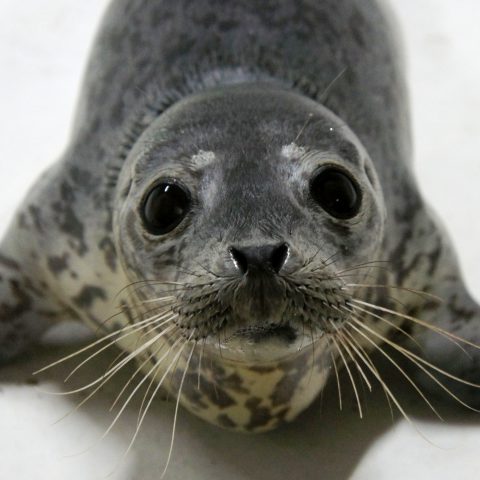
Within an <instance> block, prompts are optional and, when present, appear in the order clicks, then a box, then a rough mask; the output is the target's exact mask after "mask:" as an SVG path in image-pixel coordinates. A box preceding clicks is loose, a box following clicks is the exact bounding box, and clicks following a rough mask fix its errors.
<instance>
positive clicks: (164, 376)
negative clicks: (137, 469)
mask: <svg viewBox="0 0 480 480" xmlns="http://www.w3.org/2000/svg"><path fill="white" fill-rule="evenodd" d="M181 339H183V337H180V338H179V339H178V340H181ZM178 340H177V341H178ZM177 341H176V342H175V343H174V344H173V345H172V347H171V348H170V349H169V350H168V352H167V355H168V354H169V353H170V352H171V351H172V349H173V348H174V345H175V346H176V343H177ZM187 343H188V341H184V343H183V345H182V347H181V348H180V349H179V351H178V352H177V353H176V354H175V357H174V359H173V361H172V362H171V363H170V365H169V366H168V367H167V369H166V370H165V372H164V374H163V376H162V378H161V379H160V380H159V382H158V384H157V386H156V387H155V390H154V392H153V393H152V395H151V396H150V400H149V401H148V403H147V406H146V407H145V411H144V412H143V415H142V417H141V418H140V422H139V423H138V424H137V428H136V430H135V433H134V435H133V437H132V439H131V441H130V444H129V445H128V448H127V450H126V451H125V453H124V454H123V458H125V457H126V456H127V455H128V453H129V452H130V450H131V449H132V447H133V444H134V443H135V440H136V438H137V436H138V433H139V432H140V428H141V427H142V425H143V421H144V420H145V416H146V415H147V412H148V410H149V409H150V405H151V404H152V402H153V399H154V398H155V397H156V395H157V393H158V391H159V390H160V388H161V386H162V384H163V382H164V380H165V378H166V377H167V375H168V374H169V372H170V370H171V369H172V367H173V365H174V364H175V362H176V361H177V359H178V358H179V357H180V355H181V354H182V352H183V350H184V349H185V346H186V345H187ZM152 371H153V370H151V371H150V372H149V374H148V376H150V374H151V372H152ZM148 376H145V378H144V379H143V380H142V382H143V381H145V379H146V378H148Z"/></svg>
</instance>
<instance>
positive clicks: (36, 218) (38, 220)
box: [28, 205, 43, 233]
mask: <svg viewBox="0 0 480 480" xmlns="http://www.w3.org/2000/svg"><path fill="white" fill-rule="evenodd" d="M28 211H29V212H30V215H31V216H32V219H33V224H34V226H35V228H36V229H37V231H38V232H40V233H43V222H42V217H41V213H40V209H39V208H38V207H36V206H35V205H30V206H29V207H28Z"/></svg>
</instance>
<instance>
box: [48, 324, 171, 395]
mask: <svg viewBox="0 0 480 480" xmlns="http://www.w3.org/2000/svg"><path fill="white" fill-rule="evenodd" d="M171 328H172V329H174V328H175V326H173V325H172V327H171ZM170 331H171V330H170V329H168V330H167V329H166V330H163V331H162V332H160V333H159V334H157V335H156V336H155V337H153V338H151V339H150V340H148V342H145V343H144V344H143V345H142V346H141V347H139V348H137V349H136V350H135V351H133V352H131V353H130V354H128V355H127V357H125V358H124V359H123V360H122V361H121V362H119V363H118V364H117V365H115V367H113V368H112V369H110V370H108V371H106V372H105V373H104V374H103V375H102V376H100V377H99V378H97V379H96V380H94V381H93V382H91V383H89V384H87V385H84V386H83V387H80V388H77V389H75V390H70V391H68V392H51V394H52V395H72V394H74V393H79V392H83V391H85V390H88V389H89V388H91V387H93V386H94V385H97V384H98V383H99V382H102V381H105V382H106V381H108V380H110V379H111V378H112V377H113V375H115V374H116V373H117V372H119V371H120V369H122V368H123V367H124V366H125V365H126V364H127V363H129V362H130V361H131V360H132V359H134V358H135V357H136V356H137V355H138V354H140V353H141V352H143V351H144V350H146V349H147V348H148V347H149V346H150V345H153V344H154V343H155V342H156V341H158V339H159V338H160V337H162V336H163V335H165V334H166V333H168V332H170ZM104 384H105V383H103V384H102V385H104Z"/></svg>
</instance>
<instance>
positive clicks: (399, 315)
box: [351, 299, 480, 350]
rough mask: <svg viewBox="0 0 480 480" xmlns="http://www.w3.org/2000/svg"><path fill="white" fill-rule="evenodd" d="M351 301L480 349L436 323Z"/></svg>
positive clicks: (355, 300) (356, 300) (479, 348)
mask: <svg viewBox="0 0 480 480" xmlns="http://www.w3.org/2000/svg"><path fill="white" fill-rule="evenodd" d="M351 301H352V302H355V303H359V304H361V305H365V306H366V307H370V308H373V309H374V310H380V311H382V312H386V313H391V314H392V315H396V316H398V317H401V318H405V319H406V320H411V321H412V322H415V323H418V324H419V325H422V326H423V327H425V328H429V329H431V330H434V331H436V332H437V333H439V334H440V335H444V336H446V337H450V338H453V339H455V340H457V341H459V342H460V343H464V344H466V345H470V346H471V347H474V348H476V349H478V350H480V345H477V344H475V343H472V342H469V341H468V340H466V339H465V338H462V337H459V336H457V335H455V334H453V333H451V332H449V331H448V330H444V329H443V328H440V327H437V326H436V325H432V324H430V323H428V322H425V321H423V320H420V319H419V318H415V317H412V316H410V315H406V314H404V313H400V312H396V311H395V310H390V309H389V308H385V307H380V306H379V305H374V304H372V303H368V302H364V301H362V300H358V299H352V300H351Z"/></svg>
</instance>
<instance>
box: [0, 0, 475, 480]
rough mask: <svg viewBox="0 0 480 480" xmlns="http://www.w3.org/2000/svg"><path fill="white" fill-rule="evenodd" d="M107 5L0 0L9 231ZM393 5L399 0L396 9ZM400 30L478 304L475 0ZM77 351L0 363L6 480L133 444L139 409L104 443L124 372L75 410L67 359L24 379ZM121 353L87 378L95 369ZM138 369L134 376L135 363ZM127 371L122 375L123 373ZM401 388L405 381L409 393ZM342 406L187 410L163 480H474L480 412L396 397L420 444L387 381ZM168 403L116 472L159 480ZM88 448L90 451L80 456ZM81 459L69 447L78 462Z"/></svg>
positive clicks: (404, 17) (57, 129) (63, 129)
mask: <svg viewBox="0 0 480 480" xmlns="http://www.w3.org/2000/svg"><path fill="white" fill-rule="evenodd" d="M106 3H107V2H106V1H105V0H82V1H80V0H28V1H27V0H23V1H21V2H20V1H18V0H0V109H1V111H0V132H1V134H0V195H1V202H0V228H2V229H4V228H5V226H6V224H7V222H8V220H9V218H10V217H11V215H12V211H13V210H14V209H15V207H16V206H17V205H18V203H19V201H20V200H21V198H22V197H23V196H24V195H25V192H26V189H27V188H28V186H29V185H31V184H32V182H33V181H34V180H35V179H36V177H37V176H38V174H39V172H40V171H41V170H43V169H44V168H45V167H46V166H47V165H48V164H50V163H51V162H53V161H54V160H55V159H56V158H58V157H59V156H60V154H61V152H62V149H63V148H64V146H65V144H66V142H67V138H68V132H69V127H70V122H71V119H72V115H73V110H74V105H75V99H76V96H77V93H78V89H79V82H80V79H81V75H82V71H83V66H84V63H85V58H86V53H87V51H88V47H89V45H90V43H91V42H92V38H93V34H94V31H95V28H96V26H97V24H98V21H99V16H100V14H101V12H102V11H103V9H104V6H105V5H106ZM392 3H393V2H392ZM393 7H394V10H395V11H396V12H397V16H398V17H399V21H400V24H401V28H402V30H403V32H404V38H405V42H406V51H407V57H408V65H409V83H410V87H411V97H412V98H411V104H412V110H413V120H414V132H415V141H416V142H415V143H416V155H415V156H416V171H417V174H418V177H419V179H420V184H421V187H422V190H423V191H424V192H425V194H426V197H427V198H428V199H429V200H430V201H431V203H432V204H433V205H434V206H435V208H436V210H437V211H438V212H439V214H440V215H441V216H442V217H443V219H444V220H445V221H446V224H447V226H448V229H449V231H450V233H451V235H452V237H453V240H454V242H455V244H456V245H457V249H458V253H459V256H460V259H461V263H462V267H463V269H464V271H465V274H466V278H467V281H468V284H469V286H470V287H471V289H472V291H473V292H474V294H475V296H476V298H479V297H480V270H479V268H478V266H479V265H480V249H479V248H478V245H479V242H480V224H479V222H478V217H477V213H478V210H479V206H480V189H479V188H478V181H479V179H480V153H479V152H480V118H479V112H480V88H479V85H480V61H479V60H478V58H479V55H480V29H479V28H478V20H479V19H480V2H478V1H477V0H457V1H454V0H402V1H397V2H395V3H394V5H393ZM69 351H70V350H69V349H68V348H63V349H61V350H60V351H59V350H58V349H53V350H51V349H50V350H49V349H45V350H44V351H40V352H38V353H36V354H34V355H32V356H30V357H29V358H28V359H26V360H24V361H23V362H20V363H18V364H16V365H13V366H10V367H8V368H4V369H3V370H1V371H0V479H2V480H10V479H12V480H26V479H29V480H30V479H35V480H37V479H38V480H43V479H45V480H47V479H48V480H56V479H59V480H60V479H62V480H63V479H66V478H68V479H69V480H76V479H79V480H80V479H81V480H89V479H100V478H106V476H107V475H108V474H109V473H110V472H112V470H113V469H114V467H115V465H116V463H117V461H118V460H119V459H121V457H122V453H123V451H124V450H125V448H126V446H127V445H128V442H129V439H130V436H131V434H132V427H133V426H134V424H135V422H136V414H137V408H138V405H137V406H136V407H135V406H132V407H131V408H128V409H127V411H126V412H125V415H124V416H123V417H122V418H121V420H120V422H119V425H118V428H117V429H115V430H114V431H113V433H112V434H111V435H109V436H108V437H107V438H106V439H104V440H102V441H99V442H98V441H97V439H98V437H99V436H101V434H102V433H103V431H104V430H105V429H106V428H107V426H108V424H109V421H110V420H111V418H112V417H111V416H109V415H108V413H107V411H108V405H109V401H111V400H112V399H113V398H114V396H115V392H116V391H118V390H119V389H120V388H121V386H122V385H123V382H122V379H119V380H118V381H116V382H113V384H112V385H110V386H109V387H107V388H106V389H105V390H104V391H102V392H101V393H100V394H99V395H98V396H97V397H96V398H95V399H94V400H93V401H92V402H90V403H89V404H88V405H87V406H85V407H84V408H82V409H81V410H80V411H79V412H74V413H73V414H72V415H70V416H69V417H68V418H67V419H65V420H62V421H61V422H59V423H57V424H54V423H55V422H56V420H58V419H59V418H60V417H61V416H62V415H64V414H65V413H67V412H68V411H70V410H71V409H72V408H73V407H74V406H75V405H76V403H77V402H78V401H79V398H80V397H71V396H67V397H62V396H52V395H47V394H45V393H43V390H55V391H58V392H59V391H65V390H66V389H67V388H66V387H64V386H63V384H62V383H61V381H60V380H59V379H60V378H63V376H65V374H66V372H67V371H68V369H67V367H63V368H59V369H58V370H55V371H52V372H51V373H49V374H46V375H44V376H42V377H41V378H40V384H39V385H37V386H36V385H31V384H30V383H29V378H30V374H31V372H32V371H33V370H35V369H36V368H38V366H40V365H44V364H46V363H48V362H49V361H53V360H55V359H57V358H58V357H59V355H60V354H61V353H66V352H69ZM111 359H112V357H111V356H110V357H109V356H107V357H104V358H102V359H100V360H99V361H98V362H96V363H95V364H94V365H92V366H91V367H90V368H87V369H86V371H85V373H84V374H82V375H80V377H79V384H82V382H85V381H86V379H89V378H90V379H91V378H93V376H94V375H95V374H97V375H98V374H99V373H101V366H99V365H103V366H104V367H105V366H106V365H108V362H109V361H110V360H111ZM130 373H131V372H130ZM127 378H128V372H126V373H125V376H124V378H123V381H125V380H126V379H127ZM401 385H403V384H400V386H399V390H402V389H403V387H402V386H401ZM344 391H345V392H346V393H345V395H346V397H348V398H347V399H346V401H345V403H346V408H344V411H343V412H339V411H338V407H337V404H336V398H335V390H334V388H330V389H329V390H328V391H327V393H326V395H325V400H324V402H323V404H321V403H320V402H318V403H317V404H316V405H315V406H314V407H313V408H311V409H310V410H309V411H308V412H307V413H306V414H305V415H303V416H302V417H301V418H300V419H299V420H298V421H297V422H295V423H294V424H292V425H291V426H288V427H286V428H283V429H281V430H279V431H276V432H273V433H271V434H268V435H261V436H242V435H238V434H232V433H228V432H223V431H220V430H218V429H216V428H213V427H210V426H208V425H206V424H205V423H203V422H201V421H199V420H197V419H195V418H193V417H192V416H191V415H189V414H188V413H186V412H183V411H181V413H180V418H179V422H178V429H177V438H176V444H175V450H174V455H173V458H172V463H171V465H170V468H169V471H168V474H167V476H166V478H168V479H177V478H178V479H198V480H202V479H209V480H211V479H228V480H230V479H232V480H236V479H254V480H257V479H258V480H269V479H284V478H285V479H290V478H292V479H293V478H301V479H317V478H322V479H327V480H329V479H346V478H352V479H355V480H363V479H388V480H390V479H397V478H398V479H405V478H409V479H422V480H426V479H430V478H434V479H436V480H442V479H451V478H456V479H473V478H478V475H479V473H478V472H479V471H480V417H479V416H478V415H475V414H473V415H472V414H468V413H464V412H461V413H458V410H459V409H458V408H457V409H455V408H454V409H448V408H447V409H445V408H444V409H443V410H442V411H443V412H445V411H446V417H447V422H446V423H444V424H441V423H440V422H438V421H436V420H434V419H433V418H432V417H431V416H426V415H424V410H423V409H421V408H420V407H419V405H420V404H421V401H420V400H419V399H418V398H417V397H415V396H414V395H410V394H408V393H402V392H401V393H400V397H399V398H400V399H401V401H402V402H403V404H404V406H405V407H406V409H407V410H408V411H409V412H412V414H413V417H414V418H413V419H414V422H415V424H416V425H417V427H418V428H419V429H420V430H421V432H422V433H423V434H424V435H425V436H426V437H427V438H428V439H427V440H425V439H424V438H422V436H421V435H420V434H419V433H417V432H416V431H415V429H414V428H413V427H412V426H410V425H409V424H408V423H407V422H406V421H405V420H399V419H398V415H396V420H395V421H394V422H392V421H391V419H390V414H389V412H388V407H387V405H386V402H385V400H384V399H383V398H382V395H381V392H380V389H379V388H378V386H376V387H375V388H374V393H373V394H371V395H368V394H367V395H366V396H365V403H366V406H367V412H366V418H364V419H363V420H360V419H358V415H357V414H356V412H355V410H354V408H353V399H352V396H351V393H350V389H349V385H348V383H347V381H346V380H344ZM172 412H173V405H172V404H171V403H169V404H165V403H164V402H162V401H160V400H159V401H157V402H155V403H154V405H153V408H152V410H151V412H150V414H149V416H148V420H147V424H146V425H145V427H144V429H143V433H142V434H141V435H140V437H139V439H138V442H137V443H136V445H135V447H134V449H133V451H132V452H131V453H130V455H129V456H128V458H127V459H126V461H125V462H123V463H122V464H121V465H120V467H118V468H117V469H116V470H114V472H113V473H112V474H111V476H110V477H109V478H115V479H142V480H149V479H156V478H159V477H160V474H161V471H162V470H163V466H164V462H165V454H166V451H167V449H168V444H169V441H170V432H171V423H172ZM88 447H90V449H89V450H88V451H87V452H86V453H83V454H78V453H79V452H81V451H82V450H85V449H87V448H88ZM74 454H77V455H75V456H72V455H74Z"/></svg>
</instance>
